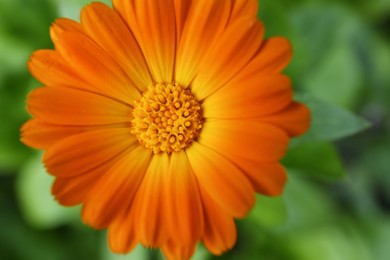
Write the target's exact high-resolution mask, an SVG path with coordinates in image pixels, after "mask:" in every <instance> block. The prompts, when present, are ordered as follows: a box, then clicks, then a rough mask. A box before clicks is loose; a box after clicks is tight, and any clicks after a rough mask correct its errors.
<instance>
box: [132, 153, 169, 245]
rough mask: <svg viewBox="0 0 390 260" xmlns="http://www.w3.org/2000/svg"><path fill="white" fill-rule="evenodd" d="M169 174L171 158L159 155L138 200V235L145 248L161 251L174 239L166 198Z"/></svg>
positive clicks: (135, 205) (143, 183) (154, 159)
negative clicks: (159, 248) (170, 238)
mask: <svg viewBox="0 0 390 260" xmlns="http://www.w3.org/2000/svg"><path fill="white" fill-rule="evenodd" d="M168 170H169V157H168V154H166V153H162V154H155V155H154V156H153V159H152V161H151V163H150V166H149V168H148V170H147V172H146V175H145V177H144V179H143V181H142V184H141V186H140V187H139V189H138V192H137V196H136V197H135V200H134V204H133V208H132V210H133V211H134V222H135V223H137V226H136V235H137V236H138V237H139V240H140V242H141V243H142V244H143V245H144V246H145V247H152V248H155V247H160V246H161V245H163V244H165V243H166V242H167V240H168V238H169V236H170V228H169V219H168V216H169V215H168V214H167V198H166V195H165V194H166V187H167V178H166V176H167V173H168Z"/></svg>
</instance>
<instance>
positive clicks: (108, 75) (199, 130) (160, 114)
mask: <svg viewBox="0 0 390 260" xmlns="http://www.w3.org/2000/svg"><path fill="white" fill-rule="evenodd" d="M256 14H257V1H256V0H225V1H218V0H114V1H113V9H112V8H110V7H108V6H106V5H104V4H102V3H93V4H91V5H88V6H87V7H85V8H84V9H83V10H82V12H81V22H80V23H77V22H75V21H72V20H69V19H63V18H62V19H58V20H57V21H56V22H55V23H54V24H53V26H52V27H51V31H50V33H51V38H52V40H53V42H54V45H55V50H38V51H36V52H35V53H34V54H33V55H32V57H31V60H30V61H29V63H28V67H29V70H30V71H31V73H32V74H33V75H34V77H35V78H37V79H38V80H39V81H40V82H42V84H43V85H44V87H41V88H38V89H35V90H33V91H32V92H31V94H30V95H29V98H28V110H29V112H30V113H31V114H32V115H33V117H34V119H31V120H30V121H28V122H27V123H26V124H25V125H24V126H23V128H22V140H23V142H24V143H25V144H27V145H29V146H31V147H35V148H38V149H43V150H45V155H44V158H43V162H44V164H45V166H46V168H47V171H48V172H49V173H50V174H52V175H53V176H55V177H56V179H55V182H54V184H53V188H52V193H53V194H54V196H55V198H56V199H57V200H58V201H59V203H61V204H62V205H65V206H73V205H77V204H82V205H83V208H82V219H83V221H84V222H85V223H86V224H88V225H91V226H93V227H95V228H108V231H109V232H108V240H109V244H110V247H111V249H112V250H113V251H114V252H118V253H125V252H129V251H130V250H132V249H133V248H134V246H135V245H136V244H137V243H141V244H143V245H144V246H146V247H152V248H158V247H160V248H161V249H162V250H163V252H164V254H165V256H166V257H167V258H169V259H187V258H189V257H190V256H191V255H192V254H193V253H194V250H195V247H196V245H197V243H198V241H202V242H203V244H204V245H205V247H206V248H207V249H208V250H209V251H210V252H212V253H213V254H221V253H223V252H225V251H226V250H228V249H230V248H232V247H233V245H234V243H235V240H236V230H235V224H234V218H241V217H244V216H245V215H246V214H247V213H248V211H249V210H250V209H251V208H252V206H253V204H254V203H255V196H254V195H255V192H259V193H261V194H265V195H270V196H274V195H278V194H280V193H281V192H282V190H283V186H284V183H285V181H286V174H285V170H284V169H283V167H282V166H281V165H280V163H279V160H280V158H281V157H282V156H283V155H284V153H285V150H286V147H287V144H288V141H289V139H290V138H291V137H293V136H296V135H299V134H302V133H303V132H305V131H306V130H307V128H308V125H309V111H308V109H307V108H306V107H305V106H304V105H302V104H299V103H296V102H294V101H292V89H291V83H290V81H289V79H288V78H287V77H286V76H283V75H282V74H281V70H282V69H283V68H284V67H285V66H286V65H287V64H288V62H289V60H290V57H291V53H292V52H291V47H290V45H289V43H288V41H287V40H285V39H283V38H271V39H268V40H263V35H264V28H263V25H262V24H261V23H260V22H259V21H258V20H257V19H256Z"/></svg>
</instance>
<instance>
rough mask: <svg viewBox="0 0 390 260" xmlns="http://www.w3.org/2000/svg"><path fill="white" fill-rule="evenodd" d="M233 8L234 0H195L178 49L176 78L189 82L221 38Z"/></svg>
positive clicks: (182, 83) (180, 82)
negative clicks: (232, 1) (232, 0)
mask: <svg viewBox="0 0 390 260" xmlns="http://www.w3.org/2000/svg"><path fill="white" fill-rule="evenodd" d="M230 11H231V1H210V0H198V1H195V2H194V3H193V5H192V7H191V9H190V11H189V14H188V19H187V22H186V23H185V25H184V29H183V34H182V38H181V40H180V44H179V47H178V51H177V62H176V66H175V67H176V72H175V80H176V81H177V82H178V83H179V84H181V85H183V86H188V85H189V84H190V83H191V81H192V80H193V78H194V77H195V75H196V74H197V72H198V70H199V66H200V64H201V62H202V61H203V60H204V58H205V57H206V55H207V53H208V51H209V50H210V48H211V47H212V46H213V45H214V44H215V41H216V40H217V39H219V37H220V35H221V34H222V32H223V30H224V29H225V26H226V23H227V21H228V19H229V15H230Z"/></svg>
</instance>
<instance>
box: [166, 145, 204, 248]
mask: <svg viewBox="0 0 390 260" xmlns="http://www.w3.org/2000/svg"><path fill="white" fill-rule="evenodd" d="M166 178H167V183H168V188H167V198H166V199H167V201H168V203H169V204H170V206H169V208H168V209H167V210H169V213H170V214H171V215H170V217H169V220H170V221H171V230H172V243H173V245H175V246H174V247H173V248H171V249H175V248H176V249H178V250H179V249H181V247H180V246H178V245H188V244H194V243H196V241H198V240H199V239H200V237H201V235H202V233H203V212H202V202H201V200H200V194H199V189H198V184H197V181H196V178H195V175H194V172H193V170H192V168H191V165H190V162H189V161H188V158H187V155H186V153H185V152H184V151H182V152H180V153H172V155H171V164H170V166H169V172H168V175H167V177H166ZM173 245H172V246H173ZM168 248H170V247H169V246H168ZM179 251H180V250H179Z"/></svg>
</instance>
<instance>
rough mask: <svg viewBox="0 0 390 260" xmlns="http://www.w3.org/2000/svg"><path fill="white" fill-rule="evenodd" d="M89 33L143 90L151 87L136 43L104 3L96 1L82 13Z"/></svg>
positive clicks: (117, 16) (83, 23)
mask: <svg viewBox="0 0 390 260" xmlns="http://www.w3.org/2000/svg"><path fill="white" fill-rule="evenodd" d="M81 24H82V26H83V28H84V30H85V32H86V34H88V35H89V36H90V37H91V38H92V39H93V40H94V41H95V42H96V43H98V44H99V46H100V47H101V48H102V49H103V50H105V51H106V52H107V53H108V54H109V55H110V56H111V57H112V58H113V60H115V62H116V63H118V65H119V66H120V67H121V68H122V69H123V71H124V72H125V73H126V74H127V76H128V77H129V78H130V79H131V81H132V82H133V83H134V85H135V86H136V87H137V88H138V89H140V90H141V91H143V90H145V89H146V87H148V86H149V85H151V84H152V80H151V76H150V74H149V70H148V67H147V65H146V62H145V59H144V57H143V55H142V52H141V50H140V48H139V45H138V43H137V41H136V40H135V39H134V36H133V35H132V34H131V32H130V31H129V29H128V27H127V26H126V24H125V23H124V22H123V20H122V19H121V18H120V17H119V15H118V14H117V13H116V12H115V11H114V10H113V9H111V8H110V7H108V6H107V5H105V4H103V3H99V2H95V3H92V4H90V5H88V6H86V7H84V9H83V10H82V12H81Z"/></svg>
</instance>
